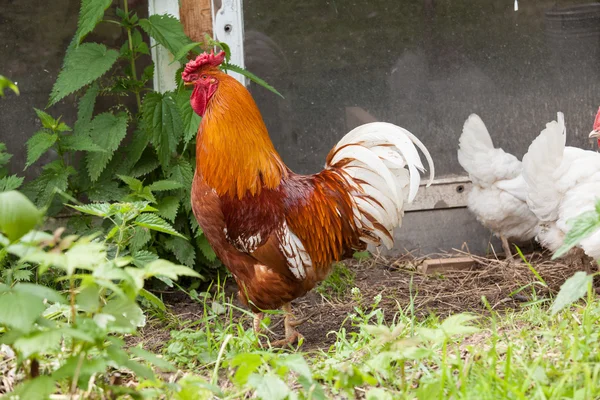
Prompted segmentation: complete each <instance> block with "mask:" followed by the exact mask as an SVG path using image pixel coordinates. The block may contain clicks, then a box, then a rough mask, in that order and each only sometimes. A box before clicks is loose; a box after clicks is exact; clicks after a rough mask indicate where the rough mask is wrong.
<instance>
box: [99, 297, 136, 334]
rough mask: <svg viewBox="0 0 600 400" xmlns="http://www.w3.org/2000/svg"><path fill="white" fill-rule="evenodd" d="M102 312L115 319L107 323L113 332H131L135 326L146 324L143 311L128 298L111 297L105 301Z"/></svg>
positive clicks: (134, 329)
mask: <svg viewBox="0 0 600 400" xmlns="http://www.w3.org/2000/svg"><path fill="white" fill-rule="evenodd" d="M102 313H104V314H109V315H112V316H113V317H115V321H113V322H111V323H109V327H110V329H111V330H112V331H113V332H120V333H133V332H135V331H136V328H138V327H142V326H144V325H146V317H145V316H144V312H143V311H142V309H141V308H140V307H139V306H138V305H137V304H136V303H135V301H133V300H130V299H126V298H113V299H111V300H109V301H108V302H107V303H106V305H105V306H104V308H103V309H102Z"/></svg>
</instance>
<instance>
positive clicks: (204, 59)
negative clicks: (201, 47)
mask: <svg viewBox="0 0 600 400" xmlns="http://www.w3.org/2000/svg"><path fill="white" fill-rule="evenodd" d="M224 59H225V52H224V51H221V52H220V53H218V54H215V53H214V52H213V51H212V50H211V51H210V53H206V52H204V53H202V54H200V55H199V56H198V57H196V59H195V60H191V61H190V62H188V63H187V64H186V65H185V68H184V70H183V72H182V73H181V78H182V79H183V80H184V82H190V80H193V79H190V75H192V74H193V73H195V72H196V71H198V70H199V69H200V68H202V67H203V66H205V65H208V66H211V67H218V66H219V65H221V63H222V62H223V60H224Z"/></svg>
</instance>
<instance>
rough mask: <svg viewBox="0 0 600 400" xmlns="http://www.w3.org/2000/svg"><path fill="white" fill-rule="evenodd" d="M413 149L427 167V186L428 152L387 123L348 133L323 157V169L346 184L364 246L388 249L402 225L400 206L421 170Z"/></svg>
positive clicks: (411, 194)
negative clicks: (367, 244)
mask: <svg viewBox="0 0 600 400" xmlns="http://www.w3.org/2000/svg"><path fill="white" fill-rule="evenodd" d="M415 146H416V147H415ZM417 147H418V148H419V149H420V150H421V152H422V153H423V155H425V159H426V160H427V164H428V166H429V170H430V172H429V182H428V183H427V186H429V185H431V182H432V181H433V177H434V173H435V170H434V165H433V160H432V159H431V155H430V154H429V151H427V149H426V148H425V146H424V145H423V143H421V141H420V140H419V139H417V138H416V136H414V135H413V134H412V133H410V132H409V131H407V130H406V129H404V128H401V127H399V126H396V125H393V124H390V123H386V122H372V123H369V124H365V125H361V126H359V127H357V128H355V129H353V130H352V131H350V132H349V133H348V134H347V135H346V136H344V137H343V138H342V140H340V141H339V142H338V144H337V145H336V146H335V147H334V148H333V149H332V150H331V152H330V153H329V155H328V156H327V164H326V165H325V168H327V169H331V170H335V171H337V172H339V173H340V174H341V175H342V176H344V178H346V180H347V181H348V184H349V185H350V188H351V190H350V194H351V195H352V197H353V199H354V202H355V205H356V206H355V207H356V208H355V210H354V219H355V221H356V223H357V225H358V226H359V227H360V229H361V230H362V232H363V233H362V235H361V240H362V241H363V242H365V243H370V244H376V245H379V244H384V245H385V246H386V247H387V248H388V249H389V248H391V247H392V246H393V244H394V242H393V235H392V232H393V230H394V228H395V227H397V226H400V225H401V223H402V216H403V215H404V202H405V201H407V202H409V203H410V202H412V201H413V200H414V198H415V196H416V195H417V190H418V189H419V185H420V184H421V176H420V174H419V171H421V172H423V171H425V167H424V166H423V163H422V162H421V158H420V157H419V153H418V151H417Z"/></svg>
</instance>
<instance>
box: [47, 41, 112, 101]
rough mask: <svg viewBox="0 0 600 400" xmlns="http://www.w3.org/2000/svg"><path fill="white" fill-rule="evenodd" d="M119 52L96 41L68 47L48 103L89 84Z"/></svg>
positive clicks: (106, 68)
mask: <svg viewBox="0 0 600 400" xmlns="http://www.w3.org/2000/svg"><path fill="white" fill-rule="evenodd" d="M118 57H119V52H118V51H116V50H108V49H107V48H106V46H104V45H102V44H98V43H83V44H81V45H80V46H79V47H76V48H74V47H70V48H69V50H68V51H67V55H66V56H65V62H64V65H63V68H62V70H61V71H60V73H59V75H58V79H57V80H56V82H55V83H54V87H53V88H52V93H51V94H50V100H49V103H48V105H49V106H52V105H54V104H56V102H58V101H59V100H62V99H63V98H64V97H65V96H67V95H69V94H71V93H73V92H74V91H76V90H78V89H81V88H82V87H84V86H86V85H89V84H90V83H92V82H93V81H95V80H96V79H98V78H100V77H101V76H102V75H104V74H105V73H106V72H107V71H108V70H109V69H110V68H111V67H112V66H113V64H114V63H115V61H117V58H118Z"/></svg>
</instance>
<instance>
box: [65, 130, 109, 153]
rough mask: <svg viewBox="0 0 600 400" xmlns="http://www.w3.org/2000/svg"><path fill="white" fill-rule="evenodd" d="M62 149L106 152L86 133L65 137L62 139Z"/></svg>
mask: <svg viewBox="0 0 600 400" xmlns="http://www.w3.org/2000/svg"><path fill="white" fill-rule="evenodd" d="M60 147H61V148H62V149H63V150H71V151H92V152H101V153H103V152H106V150H105V149H103V148H102V147H100V146H98V145H97V144H96V143H94V141H93V140H92V138H91V136H90V135H89V133H87V132H84V131H82V132H81V133H75V134H73V135H68V136H63V137H62V138H61V139H60Z"/></svg>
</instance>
